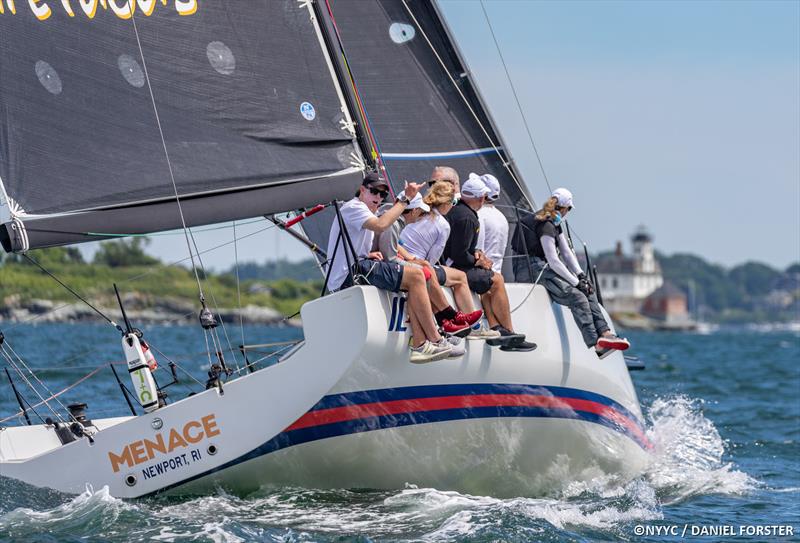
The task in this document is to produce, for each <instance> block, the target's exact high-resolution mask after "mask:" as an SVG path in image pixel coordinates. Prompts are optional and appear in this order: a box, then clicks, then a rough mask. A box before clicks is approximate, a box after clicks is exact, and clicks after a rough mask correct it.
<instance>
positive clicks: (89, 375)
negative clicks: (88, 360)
mask: <svg viewBox="0 0 800 543" xmlns="http://www.w3.org/2000/svg"><path fill="white" fill-rule="evenodd" d="M104 367H105V364H103V365H101V366H97V367H96V368H94V369H93V370H92V371H90V372H89V373H87V374H86V375H84V376H83V377H81V378H80V379H78V380H77V381H75V382H74V383H72V384H71V385H69V386H68V387H66V388H64V389H63V390H61V391H59V392H56V393H55V394H53V395H52V396H50V397H49V398H47V399H48V400H53V399H55V398H56V397H58V396H61V395H62V394H64V393H65V392H67V391H69V390H71V389H73V388H75V387H76V386H78V385H79V384H81V383H82V382H84V381H86V380H87V379H89V378H90V377H92V376H93V375H95V374H96V373H97V372H98V371H100V370H101V369H103V368H104ZM42 405H44V403H43V402H39V403H37V404H36V405H30V404H29V407H30V408H31V409H33V408H35V407H40V406H42ZM20 415H22V411H18V412H17V413H14V414H13V415H11V416H9V417H6V418H4V419H0V424H2V423H4V422H8V421H9V420H11V419H13V418H15V417H18V416H20Z"/></svg>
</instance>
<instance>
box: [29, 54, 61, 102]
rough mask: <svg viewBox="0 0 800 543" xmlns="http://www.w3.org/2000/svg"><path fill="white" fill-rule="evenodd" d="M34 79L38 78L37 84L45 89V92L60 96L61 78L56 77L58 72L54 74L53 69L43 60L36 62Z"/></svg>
mask: <svg viewBox="0 0 800 543" xmlns="http://www.w3.org/2000/svg"><path fill="white" fill-rule="evenodd" d="M35 69H36V77H38V78H39V83H41V84H42V86H43V87H44V88H45V89H47V92H49V93H50V94H56V95H58V94H61V90H62V88H63V87H62V86H61V78H60V77H58V72H56V70H55V68H53V67H52V66H50V65H49V64H48V63H46V62H45V61H43V60H37V61H36V66H35Z"/></svg>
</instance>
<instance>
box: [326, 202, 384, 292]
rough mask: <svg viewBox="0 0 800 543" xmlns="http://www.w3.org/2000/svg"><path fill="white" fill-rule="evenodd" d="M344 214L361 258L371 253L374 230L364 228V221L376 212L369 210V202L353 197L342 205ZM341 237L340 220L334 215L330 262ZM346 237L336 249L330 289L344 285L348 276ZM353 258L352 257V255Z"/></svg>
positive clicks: (341, 208) (329, 238)
mask: <svg viewBox="0 0 800 543" xmlns="http://www.w3.org/2000/svg"><path fill="white" fill-rule="evenodd" d="M339 211H340V212H341V214H342V221H343V222H344V227H345V228H346V229H347V233H348V234H349V235H350V241H352V242H353V249H354V250H355V252H356V255H358V257H359V258H363V257H365V256H367V255H369V252H370V249H372V238H373V232H372V230H368V229H366V228H364V223H365V222H367V220H369V219H371V218H372V217H375V214H374V213H373V212H372V211H370V210H369V208H368V207H367V204H365V203H364V202H362V201H361V200H359V199H358V198H353V199H352V200H348V201H347V202H345V203H344V204H342V207H340V208H339ZM338 237H339V221H338V220H337V219H336V217H335V216H334V219H333V225H332V226H331V233H330V236H328V261H329V262H330V259H331V255H333V248H334V247H335V246H336V238H338ZM345 241H346V240H345V238H342V241H340V242H339V247H338V248H337V249H336V254H335V255H334V256H333V269H332V270H331V275H330V278H329V279H328V290H331V291H333V290H336V289H338V288H339V287H341V286H342V283H344V280H345V279H346V278H347V256H345V252H344V248H345ZM351 260H352V257H351Z"/></svg>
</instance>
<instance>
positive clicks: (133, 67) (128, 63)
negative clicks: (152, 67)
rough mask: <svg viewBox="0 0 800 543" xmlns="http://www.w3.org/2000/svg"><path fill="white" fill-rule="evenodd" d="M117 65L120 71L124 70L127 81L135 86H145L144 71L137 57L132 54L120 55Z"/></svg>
mask: <svg viewBox="0 0 800 543" xmlns="http://www.w3.org/2000/svg"><path fill="white" fill-rule="evenodd" d="M117 66H119V71H120V72H122V77H124V78H125V81H127V82H128V83H130V84H131V85H133V86H134V87H139V88H141V87H144V83H145V81H144V72H143V71H142V67H141V66H139V63H138V62H136V59H135V58H133V57H132V56H130V55H120V56H119V58H118V59H117Z"/></svg>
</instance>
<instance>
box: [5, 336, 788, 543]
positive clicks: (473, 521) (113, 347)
mask: <svg viewBox="0 0 800 543" xmlns="http://www.w3.org/2000/svg"><path fill="white" fill-rule="evenodd" d="M5 331H6V335H7V337H8V339H9V343H10V344H11V346H12V347H14V348H15V349H16V351H17V353H18V354H20V355H21V356H22V357H23V358H24V360H25V361H26V362H27V363H28V364H29V365H30V366H32V367H33V368H37V374H39V375H41V376H42V377H43V378H45V379H46V382H47V384H48V386H49V387H50V388H51V390H52V391H54V392H55V391H58V390H61V389H62V388H64V387H66V386H67V385H68V384H69V383H71V382H73V381H74V380H77V379H79V378H80V377H81V376H83V375H85V374H86V373H88V372H89V371H91V370H92V369H94V368H95V367H97V366H98V365H100V364H107V363H108V362H113V361H120V360H121V348H120V346H119V344H118V341H119V340H118V336H117V335H116V333H115V332H114V331H113V330H112V329H110V328H109V327H106V326H101V325H39V326H31V325H20V326H16V327H13V328H12V327H11V326H6V328H5ZM145 332H146V335H147V336H148V337H150V338H153V339H154V340H155V338H157V344H158V347H159V348H160V350H162V351H163V352H164V353H165V354H166V355H168V356H170V357H173V358H174V359H175V360H176V361H177V362H178V363H179V364H180V365H181V366H182V367H184V368H187V369H188V370H190V373H192V375H193V376H194V377H195V378H196V379H198V380H199V381H203V382H204V381H205V375H204V370H203V367H204V366H207V364H208V360H207V358H206V357H205V355H204V354H203V352H204V351H205V343H204V340H203V336H202V334H201V333H200V331H199V330H197V329H194V328H189V327H150V328H147V329H146V330H145ZM228 333H229V335H230V341H231V343H232V344H235V345H238V344H239V343H241V331H240V330H239V329H238V328H231V329H229V330H228ZM297 337H299V331H297V330H295V329H291V328H263V327H258V328H257V327H251V328H246V330H245V339H246V342H247V343H262V342H264V343H266V342H274V341H284V340H288V339H295V338H297ZM629 337H630V339H631V340H632V341H633V343H634V351H635V353H634V354H637V355H639V356H641V357H642V358H643V359H645V360H646V361H647V363H648V367H647V370H646V371H643V372H636V373H634V374H633V377H634V382H635V383H636V386H637V389H638V391H639V395H640V399H641V402H642V406H643V410H644V412H645V416H646V419H647V420H646V422H647V427H648V436H649V437H650V439H651V440H652V441H653V442H654V443H655V445H656V454H655V458H654V462H653V465H652V467H651V468H650V469H649V470H648V471H647V472H646V473H645V474H644V475H642V476H641V477H640V478H638V479H636V480H634V481H631V482H629V483H626V484H624V485H620V484H619V483H618V482H615V481H614V480H612V479H608V480H596V481H594V482H593V483H592V484H574V483H573V484H569V483H568V482H565V484H564V485H563V486H562V487H559V488H554V489H552V491H551V492H549V493H547V494H546V495H542V496H535V497H520V498H515V499H497V498H493V497H491V496H469V495H463V494H458V493H456V492H448V491H444V490H437V489H431V488H416V487H413V486H408V487H407V488H402V489H397V490H393V491H373V490H361V489H339V490H313V489H299V488H264V489H262V490H260V491H258V492H256V493H253V494H251V495H247V496H232V495H228V494H226V493H224V492H223V491H219V492H218V493H216V494H215V495H213V496H208V497H203V498H195V499H185V498H184V499H175V498H172V499H168V498H152V499H147V500H140V501H130V502H126V501H122V500H118V499H115V498H113V497H110V496H108V494H107V492H106V491H105V490H104V489H94V490H92V491H87V492H86V493H84V494H82V495H80V496H78V497H74V496H66V495H63V494H60V493H58V492H54V491H49V490H43V489H37V488H33V487H30V486H27V485H24V484H22V483H19V482H17V481H13V480H10V479H6V478H2V477H0V541H15V542H17V541H140V540H157V541H620V540H623V541H638V540H647V541H678V540H681V539H682V538H681V535H682V534H681V531H682V530H684V529H686V530H687V531H686V533H685V537H684V538H683V539H687V540H690V539H693V540H702V541H720V540H726V541H731V540H735V541H781V540H786V541H788V540H800V537H797V536H795V537H794V538H792V537H774V536H765V535H763V534H762V535H755V534H753V535H751V536H748V535H746V533H747V532H745V535H739V532H738V530H739V529H740V528H739V527H740V526H752V527H755V526H765V525H783V526H790V527H791V528H792V529H793V530H794V532H795V533H800V336H799V335H798V334H796V333H792V332H780V331H760V332H759V331H753V330H727V331H720V332H717V333H714V334H711V335H694V334H687V333H636V334H633V333H632V334H630V335H629ZM187 353H188V354H187ZM159 358H161V360H162V361H163V357H160V356H159ZM228 361H229V363H231V364H232V365H235V364H236V363H237V361H236V360H234V359H233V357H232V356H231V355H229V356H228ZM238 363H239V364H241V359H239V360H238ZM0 365H2V364H0ZM122 377H125V378H127V376H125V375H123V376H122ZM181 380H182V382H183V383H185V384H181V385H176V387H175V388H176V390H175V392H174V394H175V395H176V397H182V396H183V395H184V394H186V393H187V392H188V391H189V389H190V388H192V387H194V389H195V390H197V389H199V388H200V385H198V384H197V383H194V382H192V380H191V379H189V378H188V377H186V376H184V375H181ZM0 382H2V385H0V418H4V417H5V416H7V415H10V414H12V413H13V412H14V411H15V410H16V403H15V401H14V398H13V395H12V394H11V392H10V390H9V389H8V387H7V386H5V378H4V376H2V378H1V379H0ZM178 387H181V388H180V389H179V388H178ZM72 401H88V403H89V404H90V407H89V412H90V416H93V417H105V416H113V415H123V414H126V412H127V407H126V405H125V403H124V401H123V400H122V397H121V395H120V394H119V392H118V389H117V388H116V386H115V385H114V384H113V377H112V375H111V373H110V370H109V369H107V368H104V369H103V370H101V371H100V372H99V373H98V374H96V375H95V376H93V377H92V378H90V379H88V380H87V381H85V382H84V383H82V384H81V385H80V386H78V387H76V388H75V389H73V390H71V391H70V392H68V393H67V394H65V395H64V403H65V404H66V403H68V402H72ZM42 415H43V416H44V411H42ZM5 424H16V422H13V421H12V422H10V423H5ZM0 425H2V424H0ZM720 526H722V527H729V528H728V529H731V530H736V535H735V536H730V535H727V536H725V535H723V536H704V535H702V533H703V532H700V531H699V530H701V529H706V530H709V529H713V527H720ZM656 527H659V528H660V529H661V530H663V531H662V532H661V533H660V535H649V536H640V535H638V534H639V533H641V531H644V530H645V529H647V530H649V531H650V532H653V531H654V530H655V529H656ZM753 529H755V528H753ZM674 530H677V532H676V533H677V535H675V532H673V531H674ZM693 530H694V533H695V537H692V533H693ZM665 531H666V535H664V534H665Z"/></svg>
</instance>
